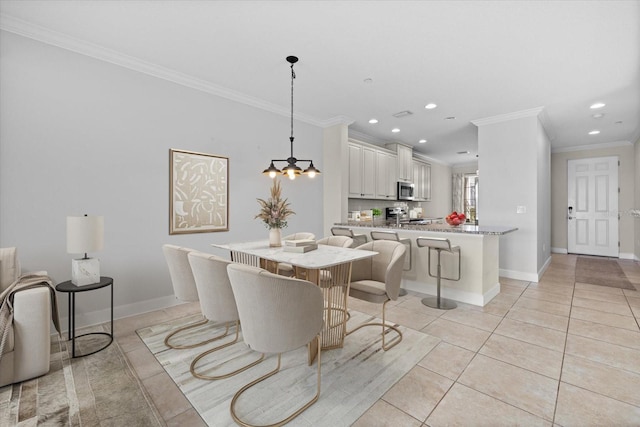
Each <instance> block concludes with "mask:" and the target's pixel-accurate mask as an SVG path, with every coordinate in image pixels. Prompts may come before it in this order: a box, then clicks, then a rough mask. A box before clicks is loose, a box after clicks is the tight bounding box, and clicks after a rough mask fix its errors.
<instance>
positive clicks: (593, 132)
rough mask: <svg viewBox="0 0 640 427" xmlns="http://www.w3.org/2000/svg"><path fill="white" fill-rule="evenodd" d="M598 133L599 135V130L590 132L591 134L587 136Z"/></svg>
mask: <svg viewBox="0 0 640 427" xmlns="http://www.w3.org/2000/svg"><path fill="white" fill-rule="evenodd" d="M599 133H600V131H599V130H592V131H591V132H589V135H597V134H599Z"/></svg>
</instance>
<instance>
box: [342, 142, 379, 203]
mask: <svg viewBox="0 0 640 427" xmlns="http://www.w3.org/2000/svg"><path fill="white" fill-rule="evenodd" d="M375 189H376V151H375V150H374V149H372V148H369V147H366V146H364V145H361V144H352V143H349V197H350V198H354V199H373V198H375V191H376V190H375Z"/></svg>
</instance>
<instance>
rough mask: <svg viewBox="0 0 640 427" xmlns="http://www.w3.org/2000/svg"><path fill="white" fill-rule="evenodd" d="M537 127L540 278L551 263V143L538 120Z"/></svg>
mask: <svg viewBox="0 0 640 427" xmlns="http://www.w3.org/2000/svg"><path fill="white" fill-rule="evenodd" d="M537 125H538V130H537V132H536V138H537V152H538V156H537V157H538V175H537V177H536V178H537V185H536V186H537V194H538V201H537V209H538V212H537V216H538V218H537V220H538V225H537V228H538V242H537V247H538V258H537V271H538V275H539V276H542V274H543V273H544V271H545V270H546V268H547V267H548V264H549V263H550V262H551V141H550V140H549V137H548V136H547V133H546V132H545V130H544V128H543V127H542V123H540V121H539V120H538V123H537Z"/></svg>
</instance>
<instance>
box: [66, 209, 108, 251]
mask: <svg viewBox="0 0 640 427" xmlns="http://www.w3.org/2000/svg"><path fill="white" fill-rule="evenodd" d="M103 237H104V217H102V216H68V217H67V253H70V254H82V253H87V252H95V251H100V250H102V247H103V244H104V242H103Z"/></svg>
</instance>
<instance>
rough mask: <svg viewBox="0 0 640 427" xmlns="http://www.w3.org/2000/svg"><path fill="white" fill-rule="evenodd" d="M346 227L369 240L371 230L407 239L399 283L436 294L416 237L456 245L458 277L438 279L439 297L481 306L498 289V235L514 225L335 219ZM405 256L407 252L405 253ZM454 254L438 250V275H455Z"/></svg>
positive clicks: (433, 279) (510, 230) (425, 254)
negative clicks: (406, 261) (406, 265)
mask: <svg viewBox="0 0 640 427" xmlns="http://www.w3.org/2000/svg"><path fill="white" fill-rule="evenodd" d="M335 225H336V226H343V227H349V228H352V229H353V232H354V233H356V234H365V235H366V236H367V238H368V239H369V240H371V235H370V232H371V231H372V230H389V231H395V232H397V233H398V236H399V237H400V238H403V239H404V238H408V239H410V240H411V245H412V248H411V249H412V250H411V269H410V270H408V271H405V272H404V274H403V280H402V287H403V288H405V289H407V290H410V291H416V292H420V293H423V294H429V295H435V294H436V279H435V278H433V277H430V276H429V274H428V267H427V266H428V258H427V256H428V248H426V247H425V248H419V247H418V246H417V244H416V239H417V238H418V237H441V238H446V239H449V240H450V241H451V245H452V246H453V245H457V246H460V263H461V265H460V280H459V281H457V282H456V281H452V280H445V279H443V280H442V288H441V294H442V297H444V298H448V299H452V300H455V301H460V302H464V303H467V304H473V305H479V306H484V305H486V304H487V303H488V302H489V301H491V299H492V298H493V297H495V296H496V295H498V293H499V292H500V281H499V265H498V260H499V254H500V251H499V243H500V236H502V235H504V234H507V233H511V232H513V231H516V230H517V228H515V227H504V226H483V225H460V226H456V227H454V226H450V225H448V224H426V225H425V224H400V226H399V227H398V226H397V225H396V224H391V225H387V224H373V223H371V222H358V221H349V222H348V223H336V224H335ZM407 256H408V254H407ZM431 256H432V258H431V272H432V274H433V275H435V274H436V269H435V265H436V253H435V251H432V255H431ZM457 269H458V265H457V256H453V255H451V254H449V253H445V252H443V253H442V275H443V276H445V277H455V276H456V275H457Z"/></svg>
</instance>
